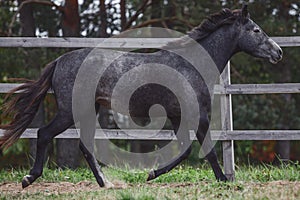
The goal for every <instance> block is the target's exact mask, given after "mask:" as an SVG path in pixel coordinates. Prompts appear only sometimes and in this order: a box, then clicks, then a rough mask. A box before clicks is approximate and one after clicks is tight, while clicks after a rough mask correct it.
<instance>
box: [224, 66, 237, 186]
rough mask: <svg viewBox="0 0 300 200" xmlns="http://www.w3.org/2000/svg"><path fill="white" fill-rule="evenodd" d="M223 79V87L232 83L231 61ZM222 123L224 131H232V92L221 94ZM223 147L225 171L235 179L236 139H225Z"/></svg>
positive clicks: (229, 177)
mask: <svg viewBox="0 0 300 200" xmlns="http://www.w3.org/2000/svg"><path fill="white" fill-rule="evenodd" d="M221 79H222V80H223V82H221V84H224V85H223V88H227V87H228V86H229V85H230V84H231V81H230V62H228V64H227V66H226V68H225V70H224V71H223V73H222V74H221ZM221 124H222V131H224V132H227V131H232V130H233V121H232V101H231V94H228V93H226V94H224V95H221ZM222 149H223V163H224V172H225V176H226V177H227V179H228V180H230V181H233V180H234V179H235V169H234V141H233V140H224V141H222Z"/></svg>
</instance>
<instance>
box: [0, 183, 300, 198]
mask: <svg viewBox="0 0 300 200" xmlns="http://www.w3.org/2000/svg"><path fill="white" fill-rule="evenodd" d="M113 184H114V187H113V189H125V188H133V187H140V186H142V187H150V188H183V187H191V186H203V185H207V184H209V183H208V182H199V183H164V184H158V183H145V184H126V183H122V182H113ZM241 184H242V185H243V187H244V190H246V191H247V190H261V191H263V190H268V191H270V192H271V191H274V190H276V191H278V190H285V189H286V188H290V189H292V190H294V191H299V190H300V181H297V182H291V181H271V182H266V183H258V182H250V183H249V182H243V183H241ZM107 189H108V188H100V187H99V186H98V184H97V183H95V182H91V181H81V182H78V183H70V182H59V183H48V182H40V183H34V184H33V185H31V186H29V187H27V188H25V189H22V186H21V184H20V183H14V182H5V183H0V192H1V193H2V194H5V193H6V194H10V195H17V194H26V193H27V194H35V193H43V194H49V195H50V194H56V195H58V194H67V193H77V192H92V191H99V190H107ZM274 192H275V191H274Z"/></svg>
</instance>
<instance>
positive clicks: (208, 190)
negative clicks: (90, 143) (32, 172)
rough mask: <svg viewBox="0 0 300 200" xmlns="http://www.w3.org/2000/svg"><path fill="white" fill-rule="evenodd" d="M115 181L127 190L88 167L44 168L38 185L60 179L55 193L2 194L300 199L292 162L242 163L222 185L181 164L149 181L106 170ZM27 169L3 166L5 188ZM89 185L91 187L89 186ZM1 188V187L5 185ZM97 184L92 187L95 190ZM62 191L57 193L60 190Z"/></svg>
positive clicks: (204, 169)
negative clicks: (101, 182) (104, 184)
mask: <svg viewBox="0 0 300 200" xmlns="http://www.w3.org/2000/svg"><path fill="white" fill-rule="evenodd" d="M103 171H104V173H105V174H106V176H107V177H108V179H109V180H111V181H112V182H114V183H115V182H117V183H121V184H122V185H125V188H121V189H120V188H115V189H103V188H98V186H97V185H96V182H95V179H94V176H93V174H92V173H91V171H90V170H89V169H86V168H80V169H77V170H68V169H67V170H61V169H55V170H51V169H44V173H43V176H42V177H41V178H39V179H38V180H37V182H36V183H34V185H33V186H31V189H32V190H33V189H34V188H35V187H38V183H48V182H51V183H57V184H59V185H58V186H56V187H57V188H54V189H53V188H52V189H51V191H50V189H49V191H48V189H47V187H43V188H41V189H40V188H38V190H36V191H29V190H28V191H27V190H23V191H22V190H20V192H12V193H7V192H2V191H1V190H0V191H1V193H0V199H29V198H30V199H122V200H126V199H128V200H129V199H130V200H132V199H134V200H140V199H141V200H152V199H153V200H154V199H299V198H300V182H299V181H300V165H299V164H287V165H281V166H279V167H275V166H269V165H263V166H256V167H251V166H243V167H237V171H236V181H235V182H229V183H222V182H217V181H215V178H214V175H213V173H212V171H211V169H210V167H209V166H207V165H203V166H201V167H199V168H192V167H184V166H181V167H177V168H176V169H174V170H172V171H170V172H169V173H167V174H165V175H162V176H160V177H159V178H157V179H155V180H153V181H151V182H150V183H145V180H146V178H147V171H137V170H120V169H113V168H104V169H103ZM27 173H28V170H27V169H26V170H25V169H10V170H0V186H1V184H4V183H7V182H8V183H18V184H20V181H21V180H22V177H23V176H24V175H25V174H27ZM82 181H88V182H90V183H88V184H90V185H87V186H83V187H82V189H81V187H78V188H79V189H76V190H74V191H73V190H71V191H67V192H59V191H60V190H59V189H61V188H63V187H65V185H66V184H65V182H69V183H74V184H78V183H80V182H82ZM89 187H90V189H89ZM0 188H1V187H0ZM91 188H92V189H91ZM57 191H58V192H57Z"/></svg>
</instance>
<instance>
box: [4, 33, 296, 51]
mask: <svg viewBox="0 0 300 200" xmlns="http://www.w3.org/2000/svg"><path fill="white" fill-rule="evenodd" d="M272 38H273V39H274V40H275V41H276V42H277V43H278V44H279V45H280V46H282V47H295V46H300V37H299V36H296V37H272ZM175 39H176V38H175ZM173 40H174V38H109V39H107V38H33V37H1V38H0V47H60V48H84V47H101V48H160V47H161V46H162V45H165V44H166V43H167V42H170V41H173Z"/></svg>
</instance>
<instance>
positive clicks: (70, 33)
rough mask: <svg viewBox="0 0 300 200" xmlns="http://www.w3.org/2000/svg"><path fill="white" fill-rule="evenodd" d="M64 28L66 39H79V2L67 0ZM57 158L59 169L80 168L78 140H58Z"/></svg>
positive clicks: (64, 9) (64, 12)
mask: <svg viewBox="0 0 300 200" xmlns="http://www.w3.org/2000/svg"><path fill="white" fill-rule="evenodd" d="M62 10H63V11H62V12H63V16H62V23H61V24H62V28H63V36H64V37H77V36H79V35H80V34H79V33H80V23H79V22H80V18H79V12H78V1H77V0H66V1H65V5H64V7H63V9H62ZM56 147H57V151H56V152H57V158H56V162H57V165H58V166H59V167H62V168H65V167H66V168H71V169H75V168H77V167H79V164H80V158H81V152H80V151H79V140H78V139H57V140H56Z"/></svg>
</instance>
